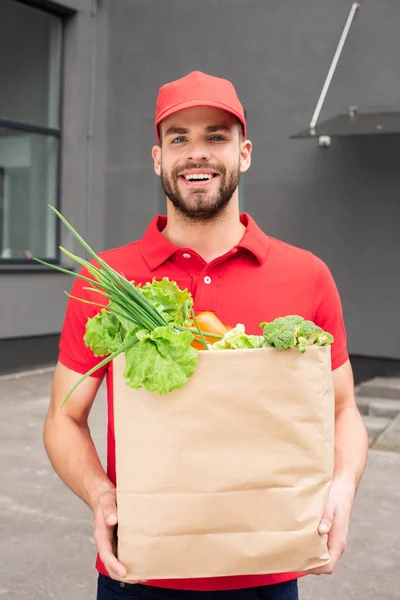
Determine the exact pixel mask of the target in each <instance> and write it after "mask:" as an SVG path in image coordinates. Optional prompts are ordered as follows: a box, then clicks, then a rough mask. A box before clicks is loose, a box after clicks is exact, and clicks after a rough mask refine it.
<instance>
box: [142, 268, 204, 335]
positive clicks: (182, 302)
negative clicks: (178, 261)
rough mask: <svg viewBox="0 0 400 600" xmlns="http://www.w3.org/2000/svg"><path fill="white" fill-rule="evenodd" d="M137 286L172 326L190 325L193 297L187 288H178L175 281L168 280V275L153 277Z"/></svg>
mask: <svg viewBox="0 0 400 600" xmlns="http://www.w3.org/2000/svg"><path fill="white" fill-rule="evenodd" d="M137 287H138V289H140V291H141V292H142V294H143V295H144V296H145V297H146V298H147V299H148V300H150V302H152V304H153V305H154V306H155V307H156V309H157V310H158V312H159V313H160V314H161V315H162V316H163V318H164V319H165V320H166V321H167V323H168V324H169V325H170V326H171V327H172V328H173V327H179V326H181V327H184V326H191V325H192V320H191V317H190V313H191V308H192V306H193V298H192V295H191V294H190V292H189V291H188V290H187V289H186V290H181V289H179V287H178V286H177V284H176V282H175V281H170V280H169V279H168V277H164V278H163V279H162V280H161V281H156V280H155V279H153V281H152V282H151V283H150V282H148V283H146V284H145V285H144V286H141V285H138V286H137Z"/></svg>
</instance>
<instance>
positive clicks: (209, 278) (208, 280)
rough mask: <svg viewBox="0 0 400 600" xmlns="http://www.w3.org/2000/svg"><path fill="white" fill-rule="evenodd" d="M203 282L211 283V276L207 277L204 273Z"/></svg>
mask: <svg viewBox="0 0 400 600" xmlns="http://www.w3.org/2000/svg"><path fill="white" fill-rule="evenodd" d="M204 283H207V285H208V284H209V283H211V277H209V276H208V275H206V276H205V277H204Z"/></svg>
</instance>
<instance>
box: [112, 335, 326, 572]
mask: <svg viewBox="0 0 400 600" xmlns="http://www.w3.org/2000/svg"><path fill="white" fill-rule="evenodd" d="M124 368H125V356H124V355H120V356H119V357H118V358H117V359H116V360H115V361H114V414H115V437H116V469H117V503H118V522H119V525H118V557H119V560H120V561H121V562H122V563H123V564H124V565H125V566H126V568H127V569H128V572H129V574H130V575H138V576H140V577H143V578H146V579H169V578H191V577H211V576H225V575H244V574H262V573H265V574H267V573H281V572H291V571H302V570H305V569H308V568H313V567H318V566H321V565H324V564H326V563H327V562H329V555H328V553H327V546H326V541H327V540H326V536H320V535H319V534H318V532H317V527H318V524H319V521H320V518H321V516H322V513H323V509H324V506H325V501H326V499H327V493H328V490H329V486H330V482H331V478H332V471H333V425H334V395H333V384H332V376H331V362H330V347H316V346H311V347H309V348H308V349H307V351H306V352H305V353H304V354H300V353H299V350H298V349H297V348H295V349H291V350H284V351H279V350H276V349H273V348H264V349H255V350H220V351H202V352H199V361H198V366H197V369H196V371H195V373H194V375H193V376H192V377H191V378H190V380H189V381H188V382H187V384H186V385H185V386H184V387H183V388H182V389H179V390H175V391H174V392H172V393H171V394H168V395H165V396H160V395H159V394H157V393H149V392H147V391H146V390H143V389H141V390H133V389H131V388H129V387H127V386H126V384H125V382H124V380H123V378H122V373H123V370H124Z"/></svg>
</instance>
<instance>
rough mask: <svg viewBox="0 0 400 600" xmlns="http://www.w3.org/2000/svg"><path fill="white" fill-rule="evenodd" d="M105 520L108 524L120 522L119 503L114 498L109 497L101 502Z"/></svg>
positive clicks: (112, 524)
mask: <svg viewBox="0 0 400 600" xmlns="http://www.w3.org/2000/svg"><path fill="white" fill-rule="evenodd" d="M101 507H102V509H103V516H104V520H105V521H106V523H107V525H110V526H114V525H116V524H117V523H118V515H117V505H116V504H115V502H113V501H112V500H109V499H107V500H106V501H104V502H102V503H101Z"/></svg>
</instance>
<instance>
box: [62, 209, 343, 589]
mask: <svg viewBox="0 0 400 600" xmlns="http://www.w3.org/2000/svg"><path fill="white" fill-rule="evenodd" d="M241 221H242V223H243V224H244V225H245V226H246V232H245V234H244V236H243V238H242V240H241V241H240V242H239V244H237V246H236V247H235V248H232V250H230V251H229V252H227V253H226V254H225V255H224V256H221V257H219V258H216V259H214V260H213V261H212V262H210V263H206V262H205V261H204V260H203V259H202V258H201V257H200V256H199V255H198V254H197V253H196V252H194V251H193V250H192V249H191V248H179V247H177V246H174V245H173V244H172V243H170V242H169V241H168V240H167V239H166V238H165V237H164V236H163V235H162V233H161V231H162V230H163V228H164V227H165V225H166V222H167V220H166V217H156V218H154V220H153V221H152V222H151V224H150V226H149V227H148V229H147V231H146V233H145V235H144V237H143V239H142V240H140V241H137V242H133V243H131V244H128V245H126V246H123V247H121V248H116V249H114V250H109V251H107V252H103V253H102V254H101V255H100V256H101V257H102V258H103V259H104V260H105V261H106V262H107V263H108V264H110V265H111V266H112V267H113V268H114V269H115V270H116V271H119V272H121V273H123V274H124V275H125V276H126V277H127V278H128V279H130V280H134V281H135V282H136V283H145V282H147V281H151V280H152V279H153V278H156V279H162V278H163V277H169V278H170V279H173V280H175V281H176V282H177V284H178V285H179V287H180V288H181V289H185V288H188V289H189V291H190V292H191V293H192V295H193V298H194V306H195V309H196V312H202V311H205V310H209V311H213V312H215V313H216V314H217V315H218V317H219V318H220V319H221V321H223V322H224V323H227V324H229V325H232V326H234V325H236V324H237V323H244V324H245V326H246V331H247V332H248V333H260V330H259V323H260V322H262V321H272V320H273V319H275V318H276V317H280V316H285V315H293V314H295V315H301V316H303V317H304V318H305V319H310V320H312V321H314V322H315V323H316V324H317V325H319V326H320V327H322V328H323V329H324V330H326V331H329V332H330V333H331V334H332V335H333V336H334V338H335V342H334V344H333V345H332V369H336V368H337V367H340V366H341V365H342V364H343V363H344V362H346V360H347V359H348V353H347V349H346V334H345V328H344V324H343V316H342V309H341V303H340V298H339V294H338V291H337V288H336V285H335V283H334V280H333V278H332V275H331V273H330V271H329V269H328V267H327V266H326V265H325V264H324V263H323V262H322V261H321V260H320V259H319V258H317V257H316V256H314V255H313V254H312V253H311V252H309V251H306V250H302V249H299V248H296V247H294V246H291V245H289V244H286V243H284V242H281V241H279V240H276V239H274V238H271V237H268V236H267V235H265V234H264V233H263V232H262V231H261V229H259V227H258V226H257V225H256V223H255V222H254V221H253V219H252V218H251V217H250V216H248V215H247V214H243V215H241ZM85 285H86V283H85V282H83V281H82V280H80V279H76V281H75V284H74V286H73V291H72V292H71V293H72V295H74V296H77V297H80V298H88V299H91V300H94V301H96V302H102V300H101V299H102V298H103V297H102V296H100V295H99V294H95V293H93V292H87V291H85V290H83V289H82V288H83V287H84V286H85ZM104 300H105V299H104ZM98 310H99V309H98V308H96V307H95V306H92V305H89V304H85V303H83V302H79V301H78V300H73V299H70V301H69V304H68V307H67V312H66V317H65V322H64V326H63V330H62V333H61V340H60V355H59V360H60V361H61V362H62V363H63V364H64V365H65V366H67V367H68V368H69V369H72V370H73V371H77V372H78V373H86V372H87V371H88V370H89V369H90V368H92V367H93V366H95V365H96V364H98V363H99V362H100V361H101V360H102V359H101V358H95V357H94V356H93V354H92V352H91V350H89V349H88V348H86V346H85V345H84V343H83V336H84V333H85V327H86V322H87V320H88V318H90V317H92V316H94V315H95V314H96V312H97V311H98ZM104 374H106V379H107V394H108V445H107V447H108V451H107V457H108V464H107V473H108V476H109V478H110V480H111V481H112V482H113V483H114V484H115V483H116V477H115V441H114V418H113V386H112V367H111V366H109V368H102V369H100V370H99V371H98V372H97V373H96V375H97V376H98V377H103V376H104ZM96 566H97V568H98V570H99V571H100V572H101V573H103V574H105V575H107V574H108V573H107V571H106V569H105V567H104V565H103V564H102V563H101V561H100V560H99V558H98V559H97V564H96ZM296 577H298V574H296V573H285V574H274V575H248V576H234V577H218V578H216V577H213V578H204V579H186V580H185V579H179V580H166V581H152V582H151V584H152V585H156V586H159V587H169V588H175V589H190V590H210V591H211V590H224V589H226V590H227V589H238V588H244V587H253V586H254V587H255V586H261V585H268V584H272V583H279V582H283V581H287V580H289V579H294V578H296Z"/></svg>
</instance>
